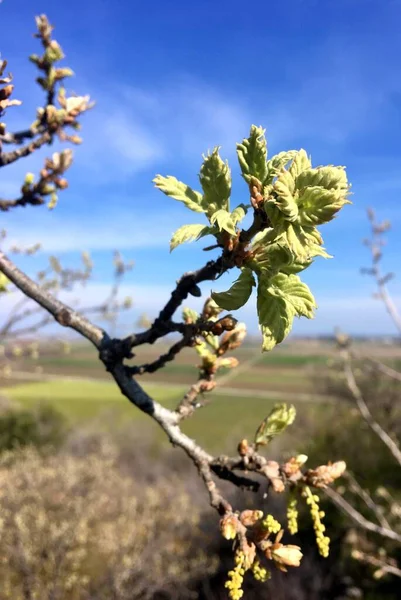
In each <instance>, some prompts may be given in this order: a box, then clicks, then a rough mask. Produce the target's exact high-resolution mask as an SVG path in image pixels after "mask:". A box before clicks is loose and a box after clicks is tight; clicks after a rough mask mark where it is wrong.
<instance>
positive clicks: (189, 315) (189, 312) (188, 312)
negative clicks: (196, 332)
mask: <svg viewBox="0 0 401 600" xmlns="http://www.w3.org/2000/svg"><path fill="white" fill-rule="evenodd" d="M182 318H183V319H184V323H196V321H197V320H198V319H199V313H197V312H196V310H194V309H193V308H189V307H188V306H186V307H185V308H183V309H182Z"/></svg>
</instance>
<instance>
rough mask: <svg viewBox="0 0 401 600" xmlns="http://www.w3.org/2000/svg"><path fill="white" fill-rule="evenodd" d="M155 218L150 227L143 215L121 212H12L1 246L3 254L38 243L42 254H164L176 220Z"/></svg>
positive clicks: (171, 213)
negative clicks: (147, 250)
mask: <svg viewBox="0 0 401 600" xmlns="http://www.w3.org/2000/svg"><path fill="white" fill-rule="evenodd" d="M159 217H160V218H158V219H155V220H154V222H153V223H150V221H149V217H148V216H146V215H145V214H144V213H142V214H140V213H138V211H137V210H135V209H132V210H127V209H121V208H120V209H118V210H110V213H108V212H106V213H105V212H104V211H102V212H98V213H97V214H96V213H94V214H93V215H88V214H86V215H81V216H79V215H78V214H77V215H71V216H70V213H69V212H68V214H65V212H63V213H62V212H61V211H57V210H56V211H54V212H50V211H47V210H40V209H39V210H35V209H31V210H30V211H29V213H26V212H23V213H21V212H20V213H17V212H13V213H11V214H10V215H9V217H8V221H7V232H8V235H7V238H6V242H5V243H4V244H3V245H4V247H5V249H6V250H7V249H8V248H9V247H10V246H12V245H14V244H17V245H19V246H24V247H27V246H31V245H33V244H35V243H36V242H40V243H41V244H42V249H43V250H44V251H45V252H68V251H76V250H84V249H87V250H114V249H119V250H127V249H131V248H132V249H135V248H159V247H160V248H164V249H166V250H167V249H168V245H169V241H170V238H171V234H172V233H173V231H175V229H177V227H178V226H179V219H178V218H177V213H176V212H175V211H174V210H170V211H168V212H167V211H166V212H165V214H163V215H162V216H160V215H159Z"/></svg>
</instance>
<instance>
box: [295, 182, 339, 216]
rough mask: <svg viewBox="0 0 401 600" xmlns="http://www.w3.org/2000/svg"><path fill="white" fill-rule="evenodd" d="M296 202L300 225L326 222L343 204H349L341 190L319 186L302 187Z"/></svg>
mask: <svg viewBox="0 0 401 600" xmlns="http://www.w3.org/2000/svg"><path fill="white" fill-rule="evenodd" d="M298 203H299V223H300V224H301V225H322V224H323V223H328V222H329V221H331V220H332V219H333V218H334V216H335V215H336V213H338V211H339V210H340V209H341V208H342V207H343V206H344V205H345V204H351V203H350V201H349V200H347V198H346V195H345V194H344V192H343V190H338V189H335V188H331V189H325V188H323V187H320V186H318V187H307V188H304V189H303V190H302V192H301V194H300V196H299V200H298Z"/></svg>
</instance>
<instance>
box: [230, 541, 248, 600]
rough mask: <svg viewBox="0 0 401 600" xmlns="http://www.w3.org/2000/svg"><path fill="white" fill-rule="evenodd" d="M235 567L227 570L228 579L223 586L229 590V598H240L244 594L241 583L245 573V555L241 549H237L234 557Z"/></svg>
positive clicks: (232, 599) (235, 599) (234, 599)
mask: <svg viewBox="0 0 401 600" xmlns="http://www.w3.org/2000/svg"><path fill="white" fill-rule="evenodd" d="M234 562H235V567H234V569H232V570H231V571H229V572H228V580H227V581H226V583H225V587H226V588H227V589H228V590H229V592H228V595H229V597H230V598H231V600H240V598H242V596H243V595H244V591H243V589H242V583H243V581H244V575H245V568H244V564H245V555H244V553H243V552H242V551H241V550H237V551H236V553H235V557H234Z"/></svg>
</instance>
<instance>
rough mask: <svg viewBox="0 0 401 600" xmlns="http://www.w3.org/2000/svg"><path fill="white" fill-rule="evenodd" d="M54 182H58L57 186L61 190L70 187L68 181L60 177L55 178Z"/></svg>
mask: <svg viewBox="0 0 401 600" xmlns="http://www.w3.org/2000/svg"><path fill="white" fill-rule="evenodd" d="M54 183H55V184H56V187H58V189H59V190H65V189H66V188H68V181H67V180H66V179H62V178H58V179H55V181H54Z"/></svg>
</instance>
